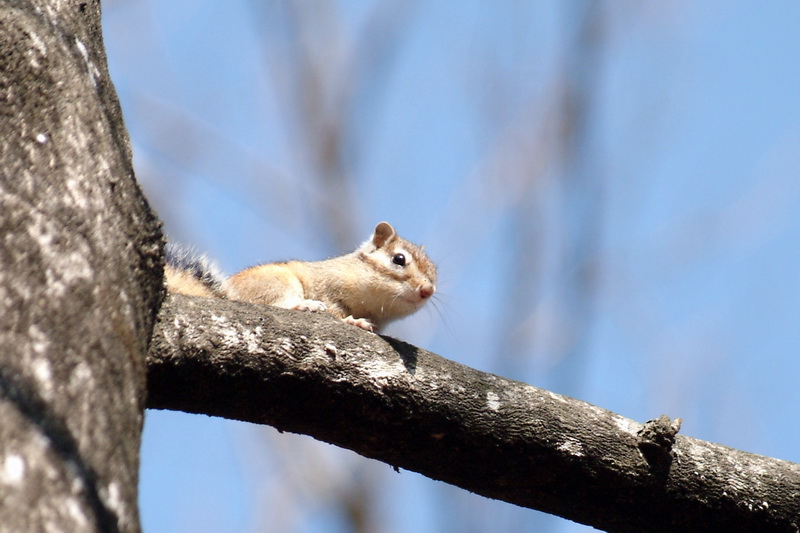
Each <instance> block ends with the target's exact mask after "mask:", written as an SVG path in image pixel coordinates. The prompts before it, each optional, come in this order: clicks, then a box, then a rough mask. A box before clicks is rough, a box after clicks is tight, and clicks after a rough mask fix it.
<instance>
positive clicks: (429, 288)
mask: <svg viewBox="0 0 800 533" xmlns="http://www.w3.org/2000/svg"><path fill="white" fill-rule="evenodd" d="M434 292H436V287H434V286H433V284H432V283H426V284H424V285H423V286H422V287H420V288H419V297H420V298H422V299H423V300H427V299H428V298H430V297H431V296H433V293H434Z"/></svg>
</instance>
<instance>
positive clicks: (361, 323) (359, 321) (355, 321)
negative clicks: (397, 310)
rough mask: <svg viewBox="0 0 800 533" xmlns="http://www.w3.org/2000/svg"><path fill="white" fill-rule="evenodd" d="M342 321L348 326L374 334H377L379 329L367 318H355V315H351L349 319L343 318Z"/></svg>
mask: <svg viewBox="0 0 800 533" xmlns="http://www.w3.org/2000/svg"><path fill="white" fill-rule="evenodd" d="M342 320H344V321H345V322H347V323H348V324H352V325H354V326H357V327H359V328H361V329H365V330H367V331H369V332H372V333H375V331H376V330H377V329H378V328H377V327H376V326H375V324H373V323H372V322H370V321H369V320H367V319H366V318H355V317H354V316H353V315H350V316H348V317H347V318H343V319H342Z"/></svg>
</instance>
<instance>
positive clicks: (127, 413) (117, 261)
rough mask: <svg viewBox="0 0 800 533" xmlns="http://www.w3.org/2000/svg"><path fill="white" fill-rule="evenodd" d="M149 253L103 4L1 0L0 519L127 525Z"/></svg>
mask: <svg viewBox="0 0 800 533" xmlns="http://www.w3.org/2000/svg"><path fill="white" fill-rule="evenodd" d="M161 261H162V259H161V236H160V230H159V226H158V223H157V220H156V218H155V217H154V215H153V213H152V212H151V211H150V209H149V208H148V206H147V204H146V202H145V200H144V198H143V196H142V194H141V191H140V190H139V188H138V186H137V184H136V183H135V181H134V179H133V170H132V166H131V157H130V148H129V140H128V137H127V133H126V131H125V128H124V125H123V123H122V119H121V113H120V109H119V104H118V101H117V98H116V94H115V92H114V89H113V87H112V85H111V82H110V80H109V78H108V73H107V70H106V58H105V52H104V50H103V43H102V38H101V34H100V7H99V3H98V2H97V1H93V2H78V1H72V0H61V1H58V2H55V1H51V2H45V1H38V2H36V1H34V2H2V3H0V530H2V531H14V532H23V533H24V532H40V531H138V530H139V518H138V508H137V484H138V468H139V444H140V436H141V428H142V413H143V408H144V402H145V392H146V387H145V386H146V381H145V355H146V352H147V345H148V340H149V337H150V333H151V331H152V325H153V323H154V321H155V310H156V309H157V307H158V303H159V300H160V298H161V292H162V291H161V288H160V286H161V283H160V278H159V276H160V268H161Z"/></svg>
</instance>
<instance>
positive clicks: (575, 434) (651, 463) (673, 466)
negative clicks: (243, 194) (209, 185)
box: [148, 296, 800, 532]
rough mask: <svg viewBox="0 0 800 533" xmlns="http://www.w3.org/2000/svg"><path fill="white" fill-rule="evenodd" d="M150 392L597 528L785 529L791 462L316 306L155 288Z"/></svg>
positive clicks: (793, 495)
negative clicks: (461, 359)
mask: <svg viewBox="0 0 800 533" xmlns="http://www.w3.org/2000/svg"><path fill="white" fill-rule="evenodd" d="M148 386H149V389H150V396H149V400H148V405H149V406H150V407H154V408H162V409H177V410H182V411H187V412H192V413H205V414H210V415H216V416H223V417H226V418H233V419H238V420H247V421H250V422H256V423H261V424H269V425H272V426H275V427H276V428H278V429H279V430H285V431H292V432H297V433H304V434H308V435H312V436H314V437H315V438H318V439H320V440H323V441H326V442H330V443H333V444H337V445H339V446H342V447H345V448H349V449H351V450H354V451H356V452H358V453H360V454H361V455H364V456H366V457H372V458H375V459H378V460H381V461H384V462H386V463H388V464H390V465H393V466H395V467H402V468H406V469H409V470H414V471H416V472H420V473H422V474H424V475H426V476H429V477H431V478H434V479H439V480H442V481H445V482H447V483H451V484H453V485H457V486H460V487H463V488H465V489H467V490H470V491H473V492H476V493H478V494H482V495H484V496H488V497H491V498H497V499H501V500H505V501H508V502H511V503H515V504H518V505H522V506H526V507H531V508H535V509H540V510H543V511H546V512H549V513H553V514H557V515H559V516H563V517H565V518H569V519H571V520H575V521H578V522H582V523H585V524H589V525H592V526H595V527H597V528H601V529H606V530H608V531H665V532H667V531H759V532H764V531H797V527H798V517H800V465H796V464H793V463H787V462H785V461H779V460H776V459H770V458H767V457H761V456H756V455H753V454H749V453H745V452H741V451H737V450H734V449H731V448H727V447H725V446H720V445H718V444H712V443H708V442H703V441H699V440H697V439H692V438H689V437H683V436H680V435H677V436H676V435H675V433H676V432H677V429H678V424H677V423H676V422H673V421H670V420H669V419H667V418H666V417H664V418H662V419H660V420H655V421H652V422H650V423H648V424H645V425H644V426H643V425H641V424H639V423H636V422H634V421H632V420H628V419H625V418H623V417H621V416H619V415H617V414H614V413H611V412H609V411H606V410H604V409H601V408H599V407H595V406H593V405H589V404H586V403H584V402H581V401H578V400H574V399H572V398H567V397H564V396H560V395H558V394H554V393H551V392H548V391H545V390H542V389H538V388H536V387H533V386H530V385H526V384H524V383H519V382H516V381H511V380H507V379H504V378H501V377H498V376H495V375H491V374H486V373H483V372H479V371H477V370H473V369H471V368H468V367H465V366H463V365H460V364H458V363H454V362H452V361H448V360H446V359H443V358H441V357H439V356H437V355H435V354H432V353H429V352H426V351H424V350H421V349H419V348H415V347H414V346H411V345H409V344H406V343H403V342H400V341H396V340H394V339H391V338H388V337H381V336H378V335H373V334H370V333H366V332H364V331H362V330H360V329H358V328H355V327H352V326H347V325H346V324H343V323H341V322H340V321H338V320H335V319H333V318H331V317H329V316H325V315H314V314H310V313H305V314H304V313H299V312H294V311H286V310H283V309H275V308H270V307H265V306H251V305H248V304H243V303H239V302H228V301H224V300H215V299H204V298H189V297H183V296H172V297H170V298H168V299H167V301H166V302H165V305H164V307H163V308H162V311H161V314H160V316H159V323H158V325H157V326H156V331H155V334H154V338H153V343H152V345H151V350H150V356H149V359H148Z"/></svg>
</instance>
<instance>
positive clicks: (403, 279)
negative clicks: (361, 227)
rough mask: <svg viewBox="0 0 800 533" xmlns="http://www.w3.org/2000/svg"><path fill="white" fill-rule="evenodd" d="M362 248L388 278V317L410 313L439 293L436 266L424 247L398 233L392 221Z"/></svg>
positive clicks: (380, 225) (385, 306) (384, 294)
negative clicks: (437, 290)
mask: <svg viewBox="0 0 800 533" xmlns="http://www.w3.org/2000/svg"><path fill="white" fill-rule="evenodd" d="M358 251H359V252H360V253H361V254H362V256H363V257H364V258H365V259H367V260H369V261H370V263H371V264H372V265H373V267H374V268H375V270H376V271H377V274H378V275H379V277H380V279H382V280H384V281H385V282H384V283H383V284H382V288H381V292H382V294H381V296H382V298H383V300H384V303H383V309H384V313H385V315H386V316H385V319H386V320H393V319H396V318H401V317H403V316H406V315H410V314H411V313H413V312H414V311H416V310H417V309H419V308H420V307H422V306H423V305H425V303H426V302H427V301H428V300H430V299H431V297H432V296H433V294H434V293H435V292H436V265H434V264H433V262H432V261H431V260H430V259H429V258H428V256H427V254H425V250H424V247H422V246H417V245H416V244H414V243H412V242H409V241H407V240H405V239H403V238H402V237H400V236H398V235H397V232H396V231H395V230H394V228H393V227H392V226H391V224H389V223H388V222H380V223H378V225H377V226H375V231H374V232H373V234H372V237H371V238H370V239H369V240H368V241H367V242H365V243H364V244H362V245H361V247H360V248H359V250H358Z"/></svg>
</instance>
